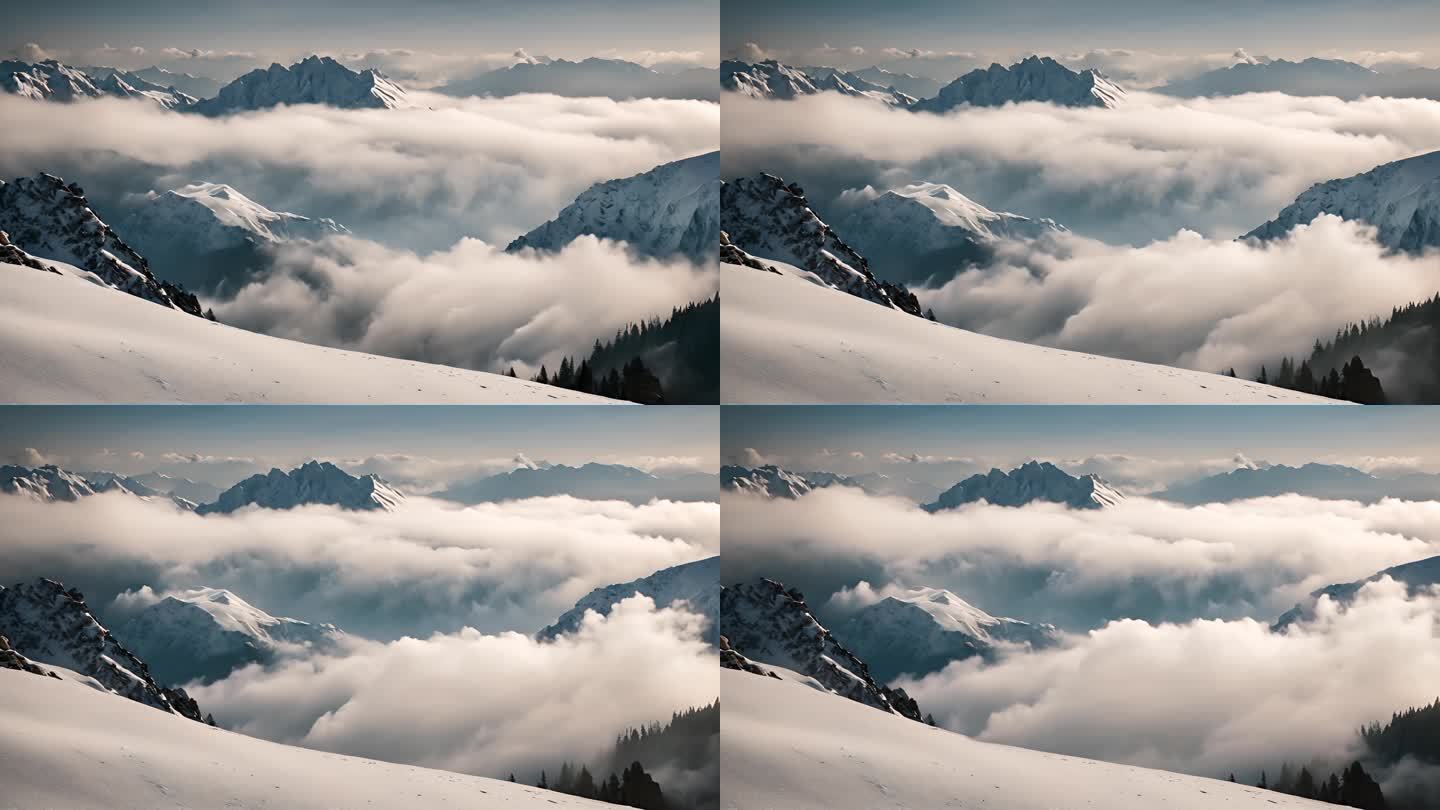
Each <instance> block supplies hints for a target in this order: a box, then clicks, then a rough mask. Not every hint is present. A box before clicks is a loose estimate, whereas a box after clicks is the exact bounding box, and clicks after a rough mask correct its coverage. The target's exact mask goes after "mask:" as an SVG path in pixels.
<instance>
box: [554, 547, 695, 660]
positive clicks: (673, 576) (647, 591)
mask: <svg viewBox="0 0 1440 810" xmlns="http://www.w3.org/2000/svg"><path fill="white" fill-rule="evenodd" d="M637 593H638V594H640V595H641V596H648V597H650V598H651V599H653V600H654V601H655V606H656V607H657V608H664V607H669V606H671V605H673V604H675V603H677V602H679V603H683V604H684V605H685V606H686V607H687V608H688V609H689V610H690V611H691V612H692V613H698V614H700V615H701V616H704V617H705V619H706V621H707V622H708V625H707V626H706V628H705V637H706V638H707V639H709V641H710V643H711V644H715V643H717V642H718V640H719V637H720V558H719V557H708V558H706V559H703V560H697V561H695V562H691V563H685V564H683V565H677V566H673V567H671V568H664V569H661V570H659V571H656V572H655V573H653V574H650V575H649V576H644V577H641V578H639V579H636V580H632V581H630V582H622V583H619V584H617V585H606V586H604V587H601V588H596V589H595V590H593V591H591V592H590V593H588V594H586V595H585V596H584V597H582V598H581V599H580V601H578V602H576V603H575V607H573V608H571V609H570V610H567V611H565V613H563V614H561V616H560V618H558V619H556V620H555V623H554V624H551V625H549V626H547V627H545V628H544V629H543V630H541V631H540V632H538V633H536V634H535V637H536V638H538V639H541V640H546V641H548V640H552V639H554V638H556V637H557V636H561V635H564V634H566V633H573V632H574V631H575V630H576V629H578V628H579V627H580V622H581V620H582V619H584V618H585V614H586V612H587V611H592V610H593V611H595V612H596V613H598V614H600V615H601V616H608V615H610V610H611V608H613V607H614V606H615V603H616V602H619V601H620V600H622V599H628V598H630V597H632V596H634V595H635V594H637Z"/></svg>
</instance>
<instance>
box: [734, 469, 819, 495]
mask: <svg viewBox="0 0 1440 810" xmlns="http://www.w3.org/2000/svg"><path fill="white" fill-rule="evenodd" d="M720 488H721V489H725V490H728V491H731V492H747V493H751V494H755V495H764V496H765V497H767V498H798V497H800V496H801V495H806V494H809V493H810V492H813V491H814V490H815V488H816V484H814V483H812V482H810V481H808V480H806V478H805V476H803V475H801V474H800V473H793V472H790V471H789V470H786V469H782V468H780V467H777V466H775V465H774V464H764V465H761V466H759V467H755V468H753V469H752V468H747V467H741V466H738V465H734V464H726V465H724V466H722V467H721V468H720Z"/></svg>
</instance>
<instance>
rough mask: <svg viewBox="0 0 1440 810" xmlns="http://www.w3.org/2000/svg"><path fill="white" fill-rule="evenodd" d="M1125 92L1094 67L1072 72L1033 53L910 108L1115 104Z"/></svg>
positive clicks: (980, 70)
mask: <svg viewBox="0 0 1440 810" xmlns="http://www.w3.org/2000/svg"><path fill="white" fill-rule="evenodd" d="M1124 98H1125V91H1124V90H1123V89H1122V88H1121V87H1120V86H1119V85H1118V84H1115V83H1114V82H1112V81H1110V80H1109V79H1107V78H1105V77H1104V76H1102V75H1100V74H1099V73H1098V72H1096V71H1095V70H1093V69H1092V70H1082V71H1079V72H1076V71H1073V70H1071V69H1070V68H1068V67H1065V66H1064V65H1062V64H1060V63H1059V62H1056V61H1055V60H1054V59H1051V58H1050V57H1048V56H1045V57H1041V56H1031V57H1029V58H1028V59H1025V60H1024V61H1022V62H1018V63H1016V64H1013V65H1011V66H1010V67H1005V66H1003V65H1001V64H999V63H995V64H992V65H990V67H988V68H977V69H975V70H972V71H971V72H969V73H966V74H965V75H964V76H961V77H960V78H958V79H956V80H955V81H953V82H951V83H949V84H947V85H945V86H944V87H942V88H940V92H939V93H937V94H936V95H935V97H934V98H929V99H925V100H923V101H921V102H919V103H917V104H915V105H913V106H911V108H910V109H912V110H916V111H923V112H934V113H943V112H948V111H950V110H953V109H955V108H957V107H963V106H967V105H968V106H972V107H1000V106H1003V105H1005V104H1012V103H1017V104H1018V103H1021V102H1026V101H1041V102H1047V103H1050V104H1058V105H1060V106H1062V107H1109V108H1114V107H1116V106H1118V105H1119V104H1120V102H1121V101H1123V100H1124Z"/></svg>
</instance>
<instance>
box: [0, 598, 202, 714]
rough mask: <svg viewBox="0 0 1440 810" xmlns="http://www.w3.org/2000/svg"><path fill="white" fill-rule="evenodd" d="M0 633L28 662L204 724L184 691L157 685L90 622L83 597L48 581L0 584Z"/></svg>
mask: <svg viewBox="0 0 1440 810" xmlns="http://www.w3.org/2000/svg"><path fill="white" fill-rule="evenodd" d="M0 635H4V636H6V637H7V638H9V639H10V646H11V647H13V648H14V649H15V650H16V651H18V652H19V653H21V654H22V655H24V656H26V657H27V658H29V659H31V660H33V661H38V662H40V663H44V664H53V665H54V666H57V667H63V668H65V669H68V670H71V671H73V672H76V673H78V674H80V675H82V676H85V677H87V678H91V679H93V680H94V681H95V682H96V683H98V684H99V685H100V686H101V687H102V688H104V689H105V690H106V691H109V692H114V693H115V694H117V695H120V696H122V697H126V698H129V699H131V700H134V701H136V702H138V703H143V704H145V705H146V706H151V707H154V708H157V709H160V710H161V711H166V712H171V713H174V714H178V715H180V716H182V717H187V718H189V719H191V720H195V721H201V722H206V720H205V718H204V716H203V715H202V714H201V712H200V707H199V706H197V705H196V704H195V701H194V700H193V699H192V698H190V696H189V695H187V694H185V690H183V689H170V688H167V687H165V686H163V685H161V684H159V683H157V682H156V681H155V679H154V678H152V677H151V675H150V668H149V667H148V666H147V665H146V664H145V662H144V661H143V660H141V659H140V658H139V657H138V656H136V655H135V654H134V653H133V652H131V651H130V650H129V649H127V648H125V647H124V646H122V645H121V644H120V642H119V641H118V640H117V639H116V638H115V637H114V636H112V635H111V634H110V631H108V630H106V629H105V628H104V627H103V626H102V625H101V624H100V622H99V621H97V620H96V619H95V616H94V614H92V613H91V612H90V609H89V607H87V606H86V604H85V597H84V595H83V594H81V593H80V592H79V591H77V590H74V589H67V588H66V587H65V586H64V585H62V584H60V583H59V582H56V581H55V580H53V579H39V580H35V581H34V582H24V583H19V584H17V585H14V586H12V587H9V588H6V587H3V586H0ZM208 722H211V724H212V725H213V721H208Z"/></svg>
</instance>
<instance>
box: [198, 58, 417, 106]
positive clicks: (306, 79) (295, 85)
mask: <svg viewBox="0 0 1440 810" xmlns="http://www.w3.org/2000/svg"><path fill="white" fill-rule="evenodd" d="M282 104H290V105H293V104H324V105H327V106H330V107H339V108H341V109H362V108H382V109H395V108H398V107H404V106H407V105H408V104H409V102H408V100H407V98H406V94H405V90H404V88H402V87H400V85H398V84H396V83H395V82H393V81H391V80H390V79H388V78H386V77H385V76H384V75H382V74H381V73H379V72H377V71H375V70H362V71H354V70H351V69H350V68H348V67H345V66H344V65H342V64H340V63H339V62H337V61H335V60H334V59H331V58H330V57H328V56H310V57H308V58H306V59H304V60H302V61H300V62H296V63H295V64H293V65H290V66H289V67H285V66H283V65H281V64H279V63H275V64H272V65H270V67H268V68H256V69H255V70H252V71H250V72H249V73H246V74H245V75H244V76H241V77H240V78H238V79H236V80H235V81H233V82H231V83H229V84H227V85H225V86H224V87H222V88H220V92H218V93H216V94H215V97H214V98H208V99H205V100H203V101H200V102H197V103H195V104H192V105H190V106H189V107H186V108H184V109H185V111H186V112H197V113H200V114H201V115H211V116H214V115H227V114H229V113H234V112H244V111H246V110H263V109H268V108H270V107H276V106H279V105H282Z"/></svg>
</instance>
